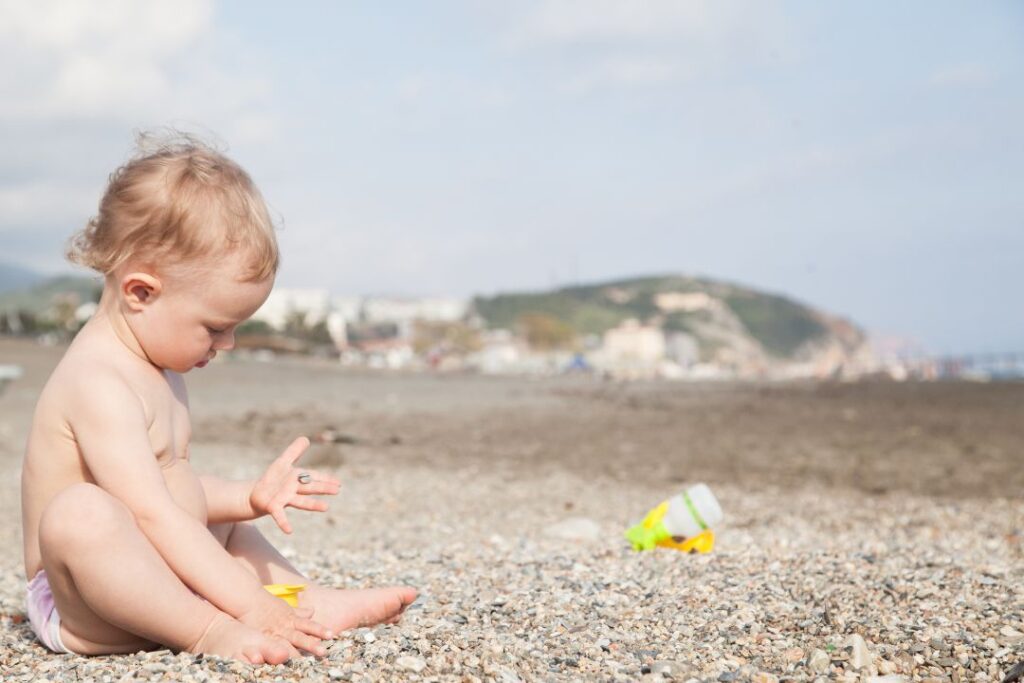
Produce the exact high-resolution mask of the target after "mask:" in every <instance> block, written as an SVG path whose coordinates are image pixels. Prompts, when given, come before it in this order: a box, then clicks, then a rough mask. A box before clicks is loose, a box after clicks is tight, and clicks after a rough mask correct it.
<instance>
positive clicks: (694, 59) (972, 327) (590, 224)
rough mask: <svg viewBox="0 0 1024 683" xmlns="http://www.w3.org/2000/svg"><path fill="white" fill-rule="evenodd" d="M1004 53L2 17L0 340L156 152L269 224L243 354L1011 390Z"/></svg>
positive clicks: (516, 10)
mask: <svg viewBox="0 0 1024 683" xmlns="http://www.w3.org/2000/svg"><path fill="white" fill-rule="evenodd" d="M1022 35H1024V10H1022V8H1021V7H1020V6H1019V5H1018V4H1016V3H991V4H986V5H983V6H980V7H970V8H967V7H965V6H963V5H962V4H959V3H952V2H948V3H947V2H940V3H928V4H927V5H925V4H917V3H909V4H905V5H900V6H898V7H885V8H880V7H878V6H863V5H861V6H852V5H841V6H840V5H827V6H823V5H820V4H818V3H810V2H767V3H755V4H752V5H751V4H746V3H733V2H687V3H678V2H669V1H664V2H658V1H649V2H639V3H619V2H606V1H603V0H597V1H591V2H582V1H573V0H538V1H535V2H519V3H485V2H475V1H464V2H442V3H432V4H431V5H430V6H429V7H427V6H411V7H404V8H403V9H402V11H400V12H399V11H397V10H396V9H394V8H390V7H387V6H382V5H379V4H376V3H303V4H301V5H299V6H293V7H289V8H287V9H284V8H281V7H280V6H279V5H276V4H274V3H260V2H256V3H244V4H242V3H215V2H212V1H207V0H187V1H183V2H174V3H171V2H151V3H133V2H128V1H123V2H122V1H118V0H108V1H106V2H100V3H90V4H88V5H84V4H82V3H75V2H38V3H18V2H3V3H0V59H2V60H3V62H4V63H5V64H8V65H9V68H7V69H4V70H3V74H2V75H0V147H2V149H3V150H4V153H3V155H2V159H0V310H2V311H3V318H0V329H2V330H4V331H6V332H8V333H12V332H13V333H24V332H25V331H26V329H28V328H31V329H32V330H36V331H38V332H55V333H56V334H58V335H62V334H63V335H65V336H66V334H65V333H66V332H67V331H69V330H70V331H71V332H73V329H74V327H75V326H76V325H80V324H81V322H82V321H83V320H84V319H85V318H87V316H88V314H89V312H90V311H89V309H88V307H86V308H85V309H82V310H77V309H79V307H80V306H81V305H82V304H87V303H88V301H89V299H90V298H92V297H93V294H90V290H89V289H88V288H87V287H85V288H83V287H82V286H80V285H81V283H80V282H77V281H76V282H71V283H69V282H67V281H61V282H59V283H57V284H56V285H54V283H52V282H50V283H49V286H48V287H42V288H40V286H41V285H44V284H46V280H47V279H48V278H53V277H54V276H60V275H66V274H72V273H75V271H73V270H72V267H71V266H70V265H69V264H67V263H66V262H65V261H64V260H63V246H64V242H65V240H66V239H67V237H68V236H69V235H70V234H71V233H72V232H73V231H75V230H77V229H79V228H80V227H81V226H82V225H83V224H84V222H85V221H86V220H87V219H88V218H89V217H90V216H91V215H92V214H93V213H94V212H95V209H96V205H97V202H98V200H99V197H100V195H101V193H102V191H103V188H104V185H105V181H106V177H107V175H108V174H109V173H110V172H111V171H112V170H113V169H114V168H115V167H117V166H118V165H119V164H121V163H123V161H124V160H125V159H126V158H127V157H128V156H129V155H130V154H131V153H132V149H133V144H134V134H135V133H136V132H137V131H146V130H154V129H160V128H163V127H168V126H169V127H173V128H177V129H180V130H185V131H190V132H195V133H198V134H200V135H202V136H204V137H206V138H207V139H208V140H210V141H212V142H214V143H215V144H217V145H219V146H221V147H222V148H224V149H226V150H227V151H228V153H229V154H230V155H231V156H233V157H234V158H235V159H237V160H238V161H239V162H240V163H241V164H242V165H243V166H244V167H246V168H247V169H248V170H249V171H250V172H251V174H252V175H253V176H254V178H255V180H256V181H257V183H258V184H259V185H260V187H261V188H262V190H263V192H264V194H265V196H266V198H267V199H268V201H269V203H270V204H271V206H272V208H273V210H274V212H275V215H276V216H277V218H278V220H279V223H280V226H281V231H280V241H281V245H282V250H283V267H282V270H281V272H280V276H279V278H278V281H277V291H276V292H275V295H274V297H273V298H272V300H271V301H269V302H268V305H267V307H266V309H265V310H264V311H262V312H261V314H260V315H258V316H257V318H258V319H259V320H260V321H262V323H263V324H262V325H257V326H256V327H255V328H250V329H249V330H248V332H251V333H260V334H261V335H262V336H263V337H264V338H263V339H260V340H255V341H253V342H252V343H251V344H250V346H251V347H254V348H264V349H268V350H271V351H277V352H280V351H289V350H291V351H295V350H311V349H314V348H318V349H319V351H318V352H320V353H333V354H335V355H340V356H341V357H342V358H343V359H345V360H346V361H347V362H350V363H360V364H369V365H381V366H388V367H411V366H415V365H417V364H419V365H421V366H431V367H439V366H442V365H443V366H444V367H459V368H466V367H471V368H475V369H484V370H487V371H494V372H506V371H507V372H550V371H560V370H564V369H565V368H566V367H569V366H570V365H571V366H572V367H574V368H580V367H584V368H595V369H598V370H600V371H603V372H608V373H611V374H615V375H619V376H667V377H682V378H686V377H737V376H739V377H764V376H786V377H789V376H807V375H812V376H831V375H833V374H836V373H843V374H845V375H846V376H862V375H865V374H872V375H874V374H878V373H879V372H883V373H887V374H889V375H892V376H895V377H903V376H907V375H911V376H913V375H918V376H924V377H934V376H944V375H949V374H963V373H968V374H971V375H974V376H1008V375H1016V374H1019V372H1020V370H1021V362H1022V361H1021V358H1020V356H1019V354H1018V353H1016V352H1021V351H1024V324H1022V313H1024V310H1022V306H1021V303H1020V301H1019V296H1018V294H1019V292H1020V290H1021V288H1022V285H1024V268H1021V265H1022V259H1021V255H1022V254H1024V229H1022V228H1024V225H1022V224H1021V220H1022V219H1021V216H1022V215H1024V211H1022V209H1024V195H1022V194H1021V193H1020V192H1019V187H1020V185H1021V181H1022V180H1024V155H1022V152H1024V130H1022V128H1021V127H1020V125H1019V121H1020V120H1021V119H1022V118H1024V88H1021V87H1020V86H1021V84H1022V82H1024V79H1022V75H1024V74H1022V67H1024V42H1022V40H1021V38H1022ZM14 65H16V68H15V66H14ZM75 274H77V275H78V276H80V277H81V276H85V275H87V274H86V273H84V272H82V271H78V272H77V273H75ZM26 290H33V291H34V292H35V295H34V296H26V295H25V292H26ZM69 290H70V291H72V292H73V293H72V294H70V295H69V296H66V297H64V298H60V297H58V299H59V301H57V303H58V304H59V305H56V304H55V295H59V294H60V293H62V292H66V291H69ZM55 308H56V309H57V310H55ZM19 310H20V311H22V312H23V314H22V315H21V316H20V318H19V316H18V315H17V311H19ZM76 310H77V313H76ZM30 318H31V319H30ZM318 325H319V326H320V328H321V329H319V330H314V329H313V328H316V327H317V326H318ZM289 326H290V327H289ZM463 326H464V327H465V328H466V329H462V327H463ZM286 328H288V334H284V333H285V332H286ZM275 333H276V334H275ZM609 334H611V336H612V338H609ZM268 336H271V337H278V338H280V337H284V336H291V337H293V338H295V339H298V338H301V339H300V341H301V343H291V342H285V341H281V339H278V340H277V341H274V340H270V339H267V338H266V337H268ZM295 339H293V342H294V341H295ZM243 346H244V344H243ZM553 352H558V353H555V354H554V355H552V353H553Z"/></svg>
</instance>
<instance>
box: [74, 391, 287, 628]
mask: <svg viewBox="0 0 1024 683" xmlns="http://www.w3.org/2000/svg"><path fill="white" fill-rule="evenodd" d="M73 393H74V394H76V395H75V396H74V397H73V399H72V400H73V405H72V406H71V408H72V413H73V414H74V419H73V420H72V421H71V427H72V429H73V431H74V434H75V438H76V440H77V441H78V445H79V448H80V449H81V453H82V457H83V458H84V459H85V462H86V464H87V465H88V467H89V470H90V472H91V473H92V475H93V477H94V478H95V479H96V482H97V484H98V485H99V486H100V487H101V488H103V489H104V490H105V491H107V492H108V493H110V494H111V495H113V496H114V497H115V498H117V499H119V500H120V501H121V502H123V503H124V504H125V505H127V506H128V508H129V509H130V510H131V511H132V513H133V514H134V516H135V519H136V522H137V523H138V525H139V528H140V529H141V530H142V532H143V533H144V534H145V535H146V537H147V538H148V539H149V541H150V542H151V543H152V544H153V546H154V547H155V548H156V549H157V551H158V552H159V553H160V555H161V556H162V557H163V558H164V560H166V562H167V564H168V565H169V566H170V567H171V569H172V570H173V571H174V573H175V574H177V575H178V577H179V578H181V580H182V581H183V582H184V583H185V584H186V585H188V586H189V587H191V588H192V589H193V590H195V591H196V592H198V593H199V594H200V595H202V596H203V597H205V598H206V599H207V600H209V601H210V602H211V603H213V604H214V605H216V606H217V607H219V608H220V609H221V610H223V611H224V612H227V613H228V614H230V615H232V616H234V617H239V616H240V615H243V614H244V613H246V612H247V611H249V610H251V609H252V608H253V607H254V605H259V604H261V603H262V602H264V601H266V600H268V599H269V600H271V601H275V602H276V601H277V599H276V598H274V597H272V596H270V594H269V593H267V592H266V591H265V590H264V589H263V587H262V586H261V585H260V583H259V581H258V580H257V578H256V577H255V576H253V575H252V574H251V573H249V572H248V571H246V569H245V568H243V567H242V566H241V564H239V563H238V562H237V561H235V560H234V559H233V558H232V557H231V556H230V555H229V554H228V553H227V551H225V550H224V548H223V547H221V545H220V544H219V543H218V542H217V540H216V539H215V538H214V537H213V535H212V534H211V533H210V532H209V530H208V529H207V528H206V526H205V525H204V524H203V523H202V522H201V521H200V520H198V519H196V518H195V517H192V516H191V515H189V514H188V513H187V512H185V510H183V509H182V508H181V507H179V506H178V504H177V503H176V502H175V501H174V499H173V498H172V497H171V494H170V491H169V490H168V488H167V484H166V482H165V481H164V478H163V476H162V474H161V472H160V467H159V465H158V464H157V460H156V456H155V455H154V453H153V450H152V447H151V446H150V443H149V436H148V434H147V430H146V416H145V412H144V410H143V407H142V402H141V400H140V399H139V397H138V396H137V395H136V394H135V393H134V392H133V391H132V390H131V389H130V388H129V387H128V386H127V385H126V384H125V383H124V382H123V381H121V380H120V378H118V377H116V376H109V375H108V376H103V375H98V376H94V377H93V378H91V379H90V381H89V382H88V384H86V383H83V385H82V386H81V387H80V388H77V389H75V390H73ZM114 552H116V550H115V551H114Z"/></svg>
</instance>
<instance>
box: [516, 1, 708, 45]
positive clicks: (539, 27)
mask: <svg viewBox="0 0 1024 683" xmlns="http://www.w3.org/2000/svg"><path fill="white" fill-rule="evenodd" d="M724 7H725V5H723V4H720V3H717V2H710V1H708V0H698V1H695V2H677V1H675V0H637V1H635V2H619V1H617V0H546V1H544V2H542V3H540V5H539V7H538V8H537V10H536V11H535V12H534V13H532V14H531V15H529V16H528V17H527V18H526V21H525V23H524V26H523V27H522V29H521V30H520V36H521V37H522V38H524V39H525V40H532V41H537V42H549V43H621V42H625V41H643V42H647V41H650V40H672V39H676V38H679V37H684V36H689V37H691V38H696V37H704V36H708V35H709V34H713V33H716V32H718V31H720V30H722V29H723V28H724V26H723V21H722V20H723V18H725V15H724V14H723V11H722V9H723V8H724Z"/></svg>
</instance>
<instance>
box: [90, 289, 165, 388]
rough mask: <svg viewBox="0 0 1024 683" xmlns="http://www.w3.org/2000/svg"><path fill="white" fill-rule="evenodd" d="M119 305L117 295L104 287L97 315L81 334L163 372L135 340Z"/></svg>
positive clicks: (94, 315)
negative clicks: (95, 338)
mask: <svg viewBox="0 0 1024 683" xmlns="http://www.w3.org/2000/svg"><path fill="white" fill-rule="evenodd" d="M117 303H118V302H117V296H116V293H114V292H111V291H110V289H109V287H104V289H103V294H102V295H101V296H100V302H99V305H98V307H97V309H96V313H95V314H93V316H92V318H90V319H89V322H88V323H86V325H85V327H83V328H82V331H81V332H80V333H79V334H82V333H86V334H89V335H90V336H92V335H95V336H96V337H98V338H101V339H103V340H104V343H106V344H109V345H110V346H112V347H114V348H115V349H116V351H117V352H119V353H123V352H128V353H130V354H131V355H132V356H135V357H136V358H138V359H139V360H141V361H143V362H145V363H146V364H147V365H151V366H153V367H154V368H155V369H157V370H161V368H159V367H157V366H156V365H155V364H154V363H153V362H152V361H151V360H150V359H149V356H147V355H146V352H145V350H144V349H143V348H142V345H141V344H140V343H139V340H138V339H136V338H135V333H133V332H132V329H131V327H129V326H128V321H127V320H125V318H124V314H123V313H122V312H121V310H120V307H119V306H118V305H117ZM161 372H162V370H161Z"/></svg>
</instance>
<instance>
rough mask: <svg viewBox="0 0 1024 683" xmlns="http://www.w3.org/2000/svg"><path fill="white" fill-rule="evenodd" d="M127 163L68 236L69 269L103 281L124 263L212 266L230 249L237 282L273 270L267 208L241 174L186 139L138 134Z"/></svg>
mask: <svg viewBox="0 0 1024 683" xmlns="http://www.w3.org/2000/svg"><path fill="white" fill-rule="evenodd" d="M138 147H139V149H138V151H137V153H136V155H135V157H134V158H132V159H131V160H130V161H128V163H126V164H124V165H123V166H121V167H120V168H118V169H117V170H116V171H114V173H113V174H111V176H110V182H109V184H108V185H107V190H106V192H104V194H103V198H102V199H101V200H100V207H99V213H98V214H97V215H96V216H94V217H93V218H92V219H91V220H90V221H89V222H88V224H87V225H86V226H85V228H84V229H83V230H81V231H79V232H78V233H76V234H75V235H73V236H72V237H71V240H70V242H69V244H68V251H67V256H68V259H69V260H71V261H72V262H74V263H78V264H80V265H83V266H87V267H89V268H92V269H93V270H96V271H99V272H100V273H102V274H103V275H110V274H111V273H113V272H114V270H115V269H116V268H117V267H118V266H120V265H122V264H124V263H125V262H127V261H129V260H132V261H141V262H145V263H149V264H154V265H159V264H161V263H168V262H169V263H172V264H174V265H190V264H193V263H195V262H197V261H211V262H216V259H217V258H221V257H222V255H223V254H224V251H225V250H226V249H228V248H230V247H236V248H239V249H240V250H241V251H242V252H243V254H244V255H245V256H246V257H247V258H248V270H247V271H246V273H245V275H244V279H245V280H246V281H249V282H259V281H262V280H264V279H266V278H267V277H269V276H271V275H274V274H275V273H276V272H277V266H278V261H279V258H280V257H279V254H278V249H277V239H276V238H275V236H274V225H273V222H272V221H271V219H270V215H269V212H268V211H267V206H266V204H265V203H264V201H263V197H262V196H261V195H260V192H259V190H258V189H257V188H256V185H255V184H254V183H253V181H252V178H250V177H249V174H248V173H246V172H245V171H244V170H242V168H241V167H240V166H239V165H238V164H236V163H235V162H233V161H232V160H230V159H228V158H227V157H226V156H224V155H223V154H221V153H220V152H218V151H216V150H214V149H213V148H212V147H210V146H209V145H207V144H205V143H203V142H202V141H200V140H198V139H196V138H194V137H191V136H187V135H182V134H175V135H174V136H173V137H166V136H165V137H163V138H162V139H158V140H157V141H156V144H155V145H154V143H153V140H152V137H151V136H146V135H142V136H140V138H139V145H138Z"/></svg>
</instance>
